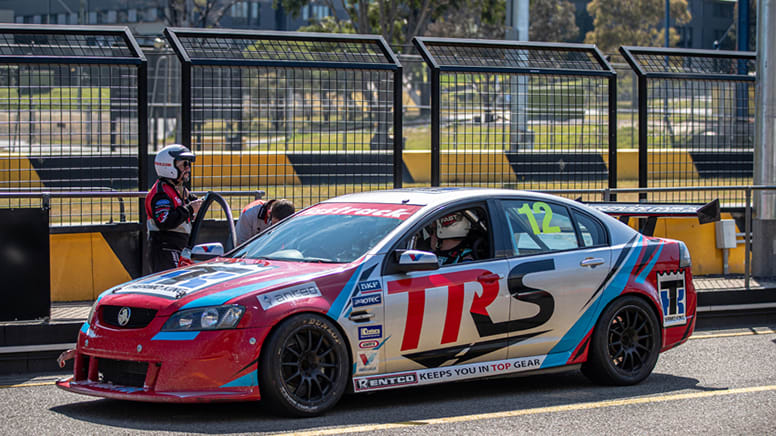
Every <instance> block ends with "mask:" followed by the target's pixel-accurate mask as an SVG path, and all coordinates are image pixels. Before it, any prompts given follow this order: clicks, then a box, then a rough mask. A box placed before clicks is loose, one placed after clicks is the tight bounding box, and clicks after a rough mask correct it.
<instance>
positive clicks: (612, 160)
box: [604, 76, 617, 201]
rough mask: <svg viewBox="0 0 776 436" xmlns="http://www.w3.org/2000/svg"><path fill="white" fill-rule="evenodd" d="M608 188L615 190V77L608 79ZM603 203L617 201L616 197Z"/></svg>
mask: <svg viewBox="0 0 776 436" xmlns="http://www.w3.org/2000/svg"><path fill="white" fill-rule="evenodd" d="M609 188H617V76H614V77H610V78H609ZM604 201H617V196H612V197H610V198H607V199H605V200H604Z"/></svg>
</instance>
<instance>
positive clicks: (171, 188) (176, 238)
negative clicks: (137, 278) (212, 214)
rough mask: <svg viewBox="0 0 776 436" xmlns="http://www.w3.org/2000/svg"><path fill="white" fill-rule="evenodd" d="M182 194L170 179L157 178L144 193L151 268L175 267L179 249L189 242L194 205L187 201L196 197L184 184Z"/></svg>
mask: <svg viewBox="0 0 776 436" xmlns="http://www.w3.org/2000/svg"><path fill="white" fill-rule="evenodd" d="M183 194H184V197H185V198H183V197H181V196H180V194H178V191H177V190H176V189H175V185H173V184H172V183H171V182H170V181H168V180H167V179H159V180H157V181H156V183H154V186H153V187H152V188H151V189H150V190H149V191H148V194H147V195H146V200H145V208H146V216H147V217H148V218H147V219H146V227H147V228H148V237H149V239H150V241H151V268H152V270H153V272H159V271H164V270H167V269H170V268H176V267H177V266H178V260H179V258H180V254H181V250H183V248H185V247H186V244H188V242H189V235H190V234H191V219H192V218H193V217H194V209H193V208H192V207H191V205H189V204H188V203H189V202H191V201H193V200H196V199H197V197H196V196H194V195H193V194H191V193H189V192H188V190H186V188H184V189H183Z"/></svg>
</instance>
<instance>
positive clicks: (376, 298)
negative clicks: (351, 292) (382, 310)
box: [353, 294, 383, 307]
mask: <svg viewBox="0 0 776 436" xmlns="http://www.w3.org/2000/svg"><path fill="white" fill-rule="evenodd" d="M382 302H383V295H382V294H370V295H359V296H358V297H353V307H363V306H371V305H373V304H382Z"/></svg>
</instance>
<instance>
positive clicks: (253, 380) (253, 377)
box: [220, 371, 259, 388]
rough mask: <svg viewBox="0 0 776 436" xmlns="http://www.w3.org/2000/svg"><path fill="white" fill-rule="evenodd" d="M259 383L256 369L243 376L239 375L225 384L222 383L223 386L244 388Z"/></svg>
mask: <svg viewBox="0 0 776 436" xmlns="http://www.w3.org/2000/svg"><path fill="white" fill-rule="evenodd" d="M258 385H259V379H258V377H257V373H256V371H251V372H249V373H248V374H245V375H244V376H242V377H238V378H236V379H234V380H232V381H230V382H229V383H227V384H225V385H221V386H220V387H222V388H243V387H254V386H258Z"/></svg>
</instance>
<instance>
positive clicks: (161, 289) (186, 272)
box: [113, 263, 274, 299]
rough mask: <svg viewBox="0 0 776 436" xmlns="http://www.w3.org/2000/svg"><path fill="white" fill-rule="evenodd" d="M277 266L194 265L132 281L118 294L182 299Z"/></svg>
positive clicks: (120, 289) (116, 292) (118, 290)
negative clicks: (193, 293) (202, 290)
mask: <svg viewBox="0 0 776 436" xmlns="http://www.w3.org/2000/svg"><path fill="white" fill-rule="evenodd" d="M271 268H274V267H250V266H240V265H229V264H213V263H209V264H206V265H192V266H190V267H188V268H186V269H182V270H174V271H170V272H168V273H164V274H161V275H158V276H154V277H151V278H149V279H143V280H140V281H137V282H132V283H130V284H128V285H127V286H124V287H122V288H119V289H117V290H116V291H114V292H113V293H115V294H148V295H154V296H157V297H163V298H171V299H175V298H182V297H184V296H186V295H187V294H189V293H192V292H195V291H198V290H200V289H204V288H207V287H209V286H213V285H216V284H219V283H223V282H225V281H228V280H232V279H236V278H238V277H243V276H246V275H249V274H255V273H258V272H262V271H265V270H268V269H271Z"/></svg>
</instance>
